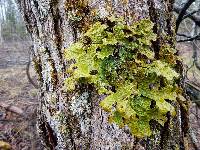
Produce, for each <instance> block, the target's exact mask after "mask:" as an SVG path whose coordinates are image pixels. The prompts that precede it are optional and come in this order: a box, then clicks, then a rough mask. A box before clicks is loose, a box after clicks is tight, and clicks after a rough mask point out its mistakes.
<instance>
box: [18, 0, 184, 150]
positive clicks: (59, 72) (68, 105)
mask: <svg viewBox="0 0 200 150" xmlns="http://www.w3.org/2000/svg"><path fill="white" fill-rule="evenodd" d="M84 2H86V1H81V0H17V3H18V5H19V8H20V10H21V12H22V15H23V17H24V20H25V23H26V26H27V29H28V31H29V32H30V34H31V37H32V40H33V43H34V48H33V50H32V55H33V60H34V65H35V70H36V72H37V74H38V80H39V84H40V107H39V108H38V116H39V119H38V131H39V133H40V135H41V137H42V140H43V143H44V144H45V145H46V147H47V148H48V149H58V150H61V149H69V150H73V149H84V150H87V149H103V150H104V149H105V150H106V149H117V150H118V149H127V150H131V149H139V148H136V142H137V141H139V140H138V139H135V138H133V137H132V136H131V134H130V133H129V130H128V129H119V128H118V127H117V126H116V125H115V124H109V123H108V121H107V117H108V114H107V113H106V112H105V111H103V110H102V109H101V108H100V107H99V105H98V104H99V102H100V100H101V99H102V97H100V96H98V95H97V94H96V93H95V91H94V90H93V89H91V87H89V86H86V85H80V86H79V88H78V90H77V91H78V92H76V91H74V92H72V93H66V92H65V88H64V84H63V81H64V80H65V79H66V77H67V75H66V73H65V70H66V68H67V63H66V62H65V60H64V54H63V53H64V49H65V48H67V47H68V46H69V45H70V44H71V43H73V42H75V41H76V40H77V39H78V37H79V36H80V33H81V31H84V30H86V29H87V27H88V25H90V24H92V22H93V18H94V15H93V12H94V10H95V12H98V14H99V16H100V17H101V18H105V17H106V16H109V15H112V14H114V15H116V16H124V17H125V18H126V21H127V23H132V22H134V21H136V20H140V19H142V18H147V17H150V19H151V20H152V21H153V22H154V23H155V27H154V32H155V33H156V34H157V35H158V37H159V38H158V40H157V41H156V42H154V43H153V49H154V51H155V53H156V57H159V50H160V45H161V44H163V43H169V44H171V45H173V46H174V36H175V35H174V29H173V28H174V20H173V17H172V4H173V0H164V1H163V0H139V1H138V0H121V1H120V0H90V1H89V0H88V1H87V4H86V5H85V4H83V3H84ZM80 4H82V6H81V5H80ZM76 12H79V13H81V14H82V17H83V18H82V19H81V21H76V20H73V19H72V18H71V17H70V15H71V14H72V15H73V14H75V13H76ZM179 69H180V70H181V67H179ZM175 106H176V107H177V116H176V117H175V118H170V116H168V122H167V123H166V124H165V127H164V128H162V127H159V126H157V125H156V123H152V129H153V130H154V135H153V136H152V137H150V138H148V139H145V140H142V141H144V143H145V144H143V146H144V148H143V149H149V150H153V149H166V150H170V149H176V148H178V149H186V147H185V144H184V139H185V135H186V133H185V132H186V130H187V129H186V128H187V126H185V122H184V121H185V120H182V119H183V118H184V117H185V116H186V114H185V113H186V112H183V111H182V110H183V108H182V106H181V105H179V104H175ZM171 121H172V122H173V123H172V126H170V122H171ZM140 141H141V140H140Z"/></svg>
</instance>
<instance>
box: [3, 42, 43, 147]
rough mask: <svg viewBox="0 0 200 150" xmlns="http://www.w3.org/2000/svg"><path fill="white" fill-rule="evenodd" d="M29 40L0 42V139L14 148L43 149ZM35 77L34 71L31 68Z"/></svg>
mask: <svg viewBox="0 0 200 150" xmlns="http://www.w3.org/2000/svg"><path fill="white" fill-rule="evenodd" d="M28 47H29V46H28V44H26V45H25V44H24V43H21V44H20V43H12V44H10V43H7V44H4V45H1V46H0V105H3V104H4V105H5V104H6V105H8V106H9V108H8V109H11V110H12V109H14V111H16V112H17V113H14V112H11V111H8V110H6V109H5V108H2V107H0V141H5V142H8V143H9V144H10V145H11V146H12V149H13V150H42V149H43V148H42V146H41V144H40V142H39V138H38V136H37V134H36V108H37V106H38V100H37V89H35V88H34V87H33V86H32V85H31V84H30V83H29V81H28V79H27V76H26V63H27V61H28ZM31 74H32V76H33V78H35V76H34V75H33V74H34V72H33V71H32V70H31Z"/></svg>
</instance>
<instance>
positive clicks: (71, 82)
mask: <svg viewBox="0 0 200 150" xmlns="http://www.w3.org/2000/svg"><path fill="white" fill-rule="evenodd" d="M153 25H154V24H153V23H152V22H151V21H150V20H149V19H142V20H140V21H138V22H135V23H133V24H132V25H126V23H125V21H124V20H123V19H121V18H120V19H116V18H115V17H110V18H107V19H105V20H104V21H98V22H96V23H94V24H93V25H92V26H91V27H90V28H89V29H88V30H87V32H86V33H84V34H83V36H82V37H81V38H80V39H79V41H78V42H76V43H74V44H72V45H71V46H70V47H69V48H68V49H67V50H66V52H65V57H66V59H67V60H75V63H74V64H71V65H70V67H69V68H68V69H67V73H68V74H69V78H67V79H66V81H65V85H66V88H67V91H72V90H74V89H75V87H76V85H77V84H79V83H88V84H92V85H93V86H94V87H95V88H96V89H97V91H98V93H99V94H105V95H106V98H105V99H104V100H102V101H101V103H100V106H101V107H102V108H103V109H104V110H105V111H107V112H110V117H109V121H110V122H114V123H116V124H118V125H119V126H120V127H124V126H125V125H128V127H129V128H130V130H131V132H132V134H133V135H135V136H137V137H144V136H150V135H151V134H152V133H151V130H150V125H149V122H150V121H151V120H156V121H157V122H159V123H160V124H161V125H164V123H165V122H166V121H167V117H166V114H167V113H168V112H170V113H171V115H175V109H174V107H173V106H172V105H171V104H170V103H169V102H168V101H175V100H176V97H177V96H178V86H177V85H176V83H175V80H176V79H177V78H179V74H178V73H177V72H176V71H175V70H174V67H175V64H174V60H175V59H177V58H176V56H175V54H174V53H175V51H174V49H173V48H171V47H170V46H163V48H162V50H161V53H160V55H162V57H160V59H159V60H158V59H155V57H154V56H155V53H154V51H153V49H152V41H155V40H156V39H157V36H156V34H154V33H153V30H152V28H153ZM164 52H165V53H164ZM169 55H170V56H173V61H172V60H170V59H169V58H168V56H169ZM165 58H168V59H165ZM166 100H168V101H166Z"/></svg>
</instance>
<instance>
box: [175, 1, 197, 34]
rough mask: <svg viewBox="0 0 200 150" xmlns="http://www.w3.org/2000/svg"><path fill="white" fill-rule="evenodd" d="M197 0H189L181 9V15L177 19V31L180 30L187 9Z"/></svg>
mask: <svg viewBox="0 0 200 150" xmlns="http://www.w3.org/2000/svg"><path fill="white" fill-rule="evenodd" d="M194 1H195V0H188V1H187V2H186V3H185V5H184V6H183V8H182V9H181V11H180V13H179V16H178V18H177V20H176V33H177V31H178V28H179V25H180V23H181V21H182V20H183V17H184V15H185V14H186V11H187V9H188V8H189V7H190V5H191V4H192V3H193V2H194Z"/></svg>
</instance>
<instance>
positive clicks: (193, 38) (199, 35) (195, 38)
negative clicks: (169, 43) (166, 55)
mask: <svg viewBox="0 0 200 150" xmlns="http://www.w3.org/2000/svg"><path fill="white" fill-rule="evenodd" d="M193 40H200V34H198V35H196V36H194V37H191V38H188V39H184V40H178V41H177V42H187V41H193Z"/></svg>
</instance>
